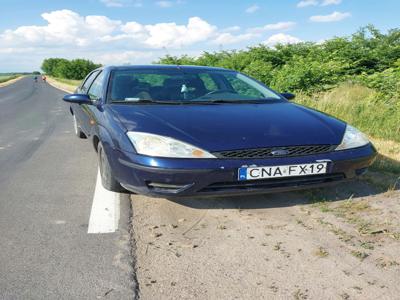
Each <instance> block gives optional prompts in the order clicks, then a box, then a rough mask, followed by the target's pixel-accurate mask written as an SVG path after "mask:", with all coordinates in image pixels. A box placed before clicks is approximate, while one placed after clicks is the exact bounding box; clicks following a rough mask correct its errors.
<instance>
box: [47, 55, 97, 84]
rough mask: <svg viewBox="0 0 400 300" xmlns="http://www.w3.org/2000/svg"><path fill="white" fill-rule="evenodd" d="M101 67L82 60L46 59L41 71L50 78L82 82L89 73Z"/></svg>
mask: <svg viewBox="0 0 400 300" xmlns="http://www.w3.org/2000/svg"><path fill="white" fill-rule="evenodd" d="M100 66H101V65H100V64H96V63H94V62H92V61H90V60H87V59H81V58H78V59H72V60H68V59H65V58H46V59H45V60H44V61H43V62H42V66H41V69H42V70H43V72H45V73H46V74H47V75H50V76H54V77H59V78H66V79H76V80H81V79H84V78H85V77H86V75H87V74H88V73H90V72H91V71H93V70H94V69H96V68H98V67H100Z"/></svg>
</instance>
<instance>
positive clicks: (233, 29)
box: [222, 26, 241, 32]
mask: <svg viewBox="0 0 400 300" xmlns="http://www.w3.org/2000/svg"><path fill="white" fill-rule="evenodd" d="M240 29H241V28H240V26H231V27H227V28H224V29H222V31H224V32H234V31H239V30H240Z"/></svg>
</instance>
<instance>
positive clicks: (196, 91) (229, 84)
mask: <svg viewBox="0 0 400 300" xmlns="http://www.w3.org/2000/svg"><path fill="white" fill-rule="evenodd" d="M96 80H97V79H96ZM109 98H110V100H111V102H126V103H134V102H140V101H143V102H144V101H146V102H151V101H153V102H157V101H163V102H180V103H195V102H207V101H211V102H212V101H224V102H225V101H226V102H235V101H236V102H244V101H271V100H280V99H281V98H280V96H278V95H277V94H276V93H274V92H273V91H271V90H269V89H268V88H266V87H264V86H263V85H261V84H259V83H258V82H257V81H255V80H253V79H251V78H249V77H247V76H244V75H242V74H240V73H238V72H234V71H228V70H227V71H225V70H213V69H210V70H207V69H200V68H199V69H196V68H193V69H183V68H182V69H181V68H172V67H171V68H138V69H127V70H116V71H113V72H112V74H111V84H110V91H109Z"/></svg>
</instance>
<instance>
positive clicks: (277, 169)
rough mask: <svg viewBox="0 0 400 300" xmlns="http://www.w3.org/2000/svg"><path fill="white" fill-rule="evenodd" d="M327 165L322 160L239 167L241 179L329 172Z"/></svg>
mask: <svg viewBox="0 0 400 300" xmlns="http://www.w3.org/2000/svg"><path fill="white" fill-rule="evenodd" d="M327 166H328V163H326V162H323V163H322V162H321V163H312V164H300V165H286V166H271V167H242V168H239V180H256V179H266V178H280V177H293V176H308V175H316V174H325V173H326V172H327Z"/></svg>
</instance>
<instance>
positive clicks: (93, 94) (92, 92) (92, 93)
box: [88, 72, 104, 100]
mask: <svg viewBox="0 0 400 300" xmlns="http://www.w3.org/2000/svg"><path fill="white" fill-rule="evenodd" d="M103 77H104V73H103V72H101V73H100V74H99V75H98V76H97V77H96V79H95V80H94V81H93V83H92V85H91V86H90V88H89V91H88V95H89V97H90V99H92V100H98V99H100V97H101V93H102V90H103Z"/></svg>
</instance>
